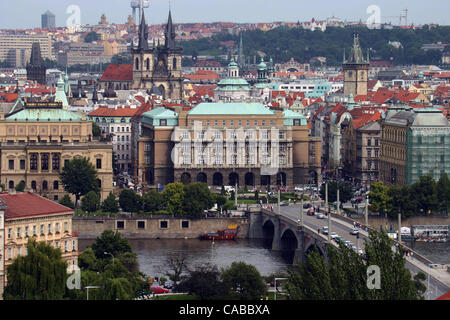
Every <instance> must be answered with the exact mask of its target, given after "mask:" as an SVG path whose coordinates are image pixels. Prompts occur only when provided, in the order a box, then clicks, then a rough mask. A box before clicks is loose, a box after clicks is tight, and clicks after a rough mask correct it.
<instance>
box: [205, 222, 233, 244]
mask: <svg viewBox="0 0 450 320" xmlns="http://www.w3.org/2000/svg"><path fill="white" fill-rule="evenodd" d="M238 231H239V226H238V225H237V224H232V225H229V226H228V228H226V229H224V230H219V231H217V232H207V233H202V234H201V235H200V239H201V240H234V238H235V237H236V235H237V233H238Z"/></svg>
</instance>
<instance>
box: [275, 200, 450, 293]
mask: <svg viewBox="0 0 450 320" xmlns="http://www.w3.org/2000/svg"><path fill="white" fill-rule="evenodd" d="M305 203H306V202H305ZM273 209H274V212H277V207H276V205H275V206H274V208H273ZM307 211H308V209H303V222H304V224H305V225H306V226H308V227H310V228H312V229H313V230H319V229H320V230H321V231H322V228H323V227H324V226H328V216H325V219H318V218H317V216H308V215H307V214H306V212H307ZM280 214H281V215H283V216H284V217H286V218H289V219H291V220H292V221H294V222H296V223H300V204H290V205H289V206H281V207H280ZM352 229H353V225H351V224H350V223H347V222H344V221H342V220H340V219H337V218H333V217H332V218H331V230H329V232H336V233H337V234H338V235H340V236H341V237H343V238H344V239H345V240H348V241H350V242H352V243H353V244H354V245H356V246H357V247H358V248H361V249H363V250H364V240H365V239H368V233H367V232H365V231H361V230H360V232H359V237H360V238H359V239H357V237H356V235H352V234H350V231H351V230H352ZM405 265H406V267H407V268H408V269H410V271H411V273H412V274H413V275H415V274H417V273H418V272H419V271H420V270H422V271H424V273H425V274H429V273H430V272H427V269H428V266H425V265H423V266H421V267H420V268H419V267H418V265H420V264H419V263H418V262H417V261H413V260H412V258H410V257H407V258H406V264H405ZM448 278H449V279H445V280H450V276H448ZM445 283H448V282H447V281H445ZM445 283H443V282H441V281H438V280H437V279H435V277H433V276H430V277H429V286H428V279H427V280H426V281H425V285H426V286H428V291H427V292H426V293H425V298H426V299H427V300H434V299H436V298H438V297H440V296H441V295H443V294H445V293H446V292H448V291H449V290H450V288H449V286H448V285H446V284H445Z"/></svg>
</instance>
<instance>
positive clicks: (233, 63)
mask: <svg viewBox="0 0 450 320" xmlns="http://www.w3.org/2000/svg"><path fill="white" fill-rule="evenodd" d="M237 67H238V65H237V63H236V62H235V61H234V58H233V57H231V61H230V63H229V64H228V68H230V69H235V68H237Z"/></svg>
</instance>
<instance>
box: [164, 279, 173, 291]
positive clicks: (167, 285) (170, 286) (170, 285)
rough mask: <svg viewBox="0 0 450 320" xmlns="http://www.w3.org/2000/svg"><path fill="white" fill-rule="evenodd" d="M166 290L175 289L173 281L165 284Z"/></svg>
mask: <svg viewBox="0 0 450 320" xmlns="http://www.w3.org/2000/svg"><path fill="white" fill-rule="evenodd" d="M164 288H166V289H172V288H173V281H172V280H167V281H166V282H164Z"/></svg>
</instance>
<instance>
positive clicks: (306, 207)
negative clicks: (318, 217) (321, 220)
mask: <svg viewBox="0 0 450 320" xmlns="http://www.w3.org/2000/svg"><path fill="white" fill-rule="evenodd" d="M308 208H311V203H304V204H303V209H308Z"/></svg>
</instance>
